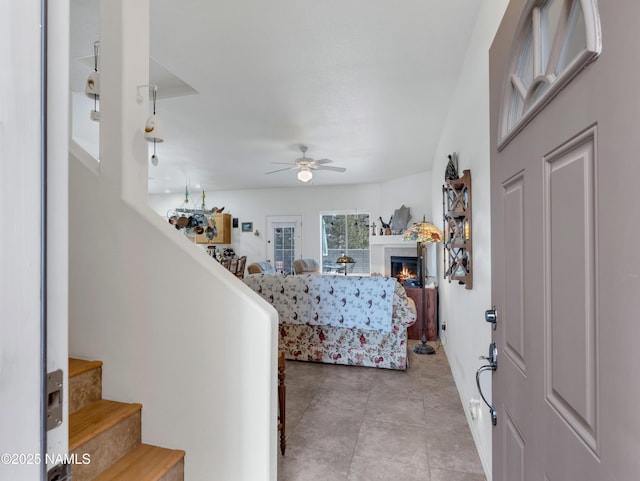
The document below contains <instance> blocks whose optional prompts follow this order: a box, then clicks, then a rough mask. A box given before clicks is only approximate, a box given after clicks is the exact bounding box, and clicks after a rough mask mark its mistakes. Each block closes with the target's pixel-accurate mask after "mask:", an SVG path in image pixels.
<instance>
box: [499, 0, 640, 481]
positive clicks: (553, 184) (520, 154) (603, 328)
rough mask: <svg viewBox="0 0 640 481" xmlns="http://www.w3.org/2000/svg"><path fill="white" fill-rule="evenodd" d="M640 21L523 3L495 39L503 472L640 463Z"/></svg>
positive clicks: (590, 469)
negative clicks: (639, 252)
mask: <svg viewBox="0 0 640 481" xmlns="http://www.w3.org/2000/svg"><path fill="white" fill-rule="evenodd" d="M598 9H599V11H598ZM639 21H640V2H638V1H637V0H618V1H616V2H596V1H595V0H573V1H572V0H555V1H545V0H538V1H526V0H513V1H512V2H511V4H510V5H509V7H508V9H507V12H506V14H505V17H504V19H503V22H502V25H501V26H500V29H499V30H498V33H497V35H496V39H495V41H494V43H493V46H492V48H491V52H490V67H491V68H490V74H491V142H492V149H491V150H492V152H491V204H492V212H491V217H492V298H493V302H494V303H495V305H496V308H497V324H496V330H495V332H494V336H493V339H494V341H495V343H496V345H497V350H498V361H497V369H496V371H495V372H494V374H493V404H494V407H495V408H496V413H497V425H496V427H495V429H494V432H493V479H494V481H520V480H527V481H529V480H530V481H534V480H535V481H605V480H606V481H628V480H632V479H638V476H639V474H638V473H640V456H639V454H640V415H639V414H638V409H637V400H638V399H639V398H640V382H638V367H639V366H640V349H638V339H639V338H640V322H638V312H639V305H638V299H640V256H638V255H637V245H638V242H637V239H638V238H640V223H639V222H638V208H639V207H640V201H639V200H638V186H639V182H640V160H639V159H640V135H639V132H640V127H639V125H640V94H639V89H638V86H639V85H640V62H638V58H639V57H640V55H639V54H640V39H639V38H638V34H637V31H638V30H637V26H638V22H639ZM600 42H601V47H602V48H601V54H600V55H599V56H597V54H598V53H599V50H600V47H599V43H600ZM583 61H584V62H583ZM563 72H565V74H566V75H565V77H563ZM554 89H557V91H554Z"/></svg>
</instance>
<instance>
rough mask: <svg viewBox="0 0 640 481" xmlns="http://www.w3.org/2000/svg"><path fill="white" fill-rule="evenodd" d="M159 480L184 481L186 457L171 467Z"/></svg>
mask: <svg viewBox="0 0 640 481" xmlns="http://www.w3.org/2000/svg"><path fill="white" fill-rule="evenodd" d="M158 481H184V459H181V460H180V462H178V463H177V464H175V465H174V466H173V467H172V468H171V469H169V471H167V472H166V474H165V475H164V476H162V477H161V478H160V479H159V480H158Z"/></svg>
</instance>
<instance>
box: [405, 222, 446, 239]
mask: <svg viewBox="0 0 640 481" xmlns="http://www.w3.org/2000/svg"><path fill="white" fill-rule="evenodd" d="M443 238H444V235H443V234H442V231H441V230H440V229H438V228H437V227H436V226H435V225H433V224H431V223H430V222H425V221H424V220H423V221H422V222H418V223H416V224H413V225H412V226H411V227H409V228H408V229H407V230H406V231H405V232H404V240H406V241H414V242H419V243H423V242H442V239H443Z"/></svg>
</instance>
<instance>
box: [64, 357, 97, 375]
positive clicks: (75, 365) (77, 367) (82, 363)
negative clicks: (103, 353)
mask: <svg viewBox="0 0 640 481" xmlns="http://www.w3.org/2000/svg"><path fill="white" fill-rule="evenodd" d="M101 366H102V361H86V360H84V359H76V358H73V357H70V358H69V377H74V376H79V375H80V374H82V373H83V372H87V371H91V370H92V369H95V368H98V367H101Z"/></svg>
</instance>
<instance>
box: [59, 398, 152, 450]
mask: <svg viewBox="0 0 640 481" xmlns="http://www.w3.org/2000/svg"><path fill="white" fill-rule="evenodd" d="M141 409H142V404H136V403H134V404H127V403H121V402H116V401H108V400H106V399H100V400H98V401H95V402H92V403H91V404H89V405H88V406H86V407H84V408H82V409H80V410H79V411H76V412H75V413H73V414H71V415H70V416H69V451H73V450H74V449H76V448H77V447H78V446H81V445H82V444H84V443H86V442H87V441H89V440H90V439H92V438H94V437H96V436H98V435H99V434H101V433H103V432H105V431H106V430H107V429H109V428H111V427H112V426H115V425H116V424H118V423H119V422H120V421H122V420H123V419H126V418H127V417H129V416H131V415H132V414H134V413H136V412H138V411H140V410H141Z"/></svg>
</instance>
